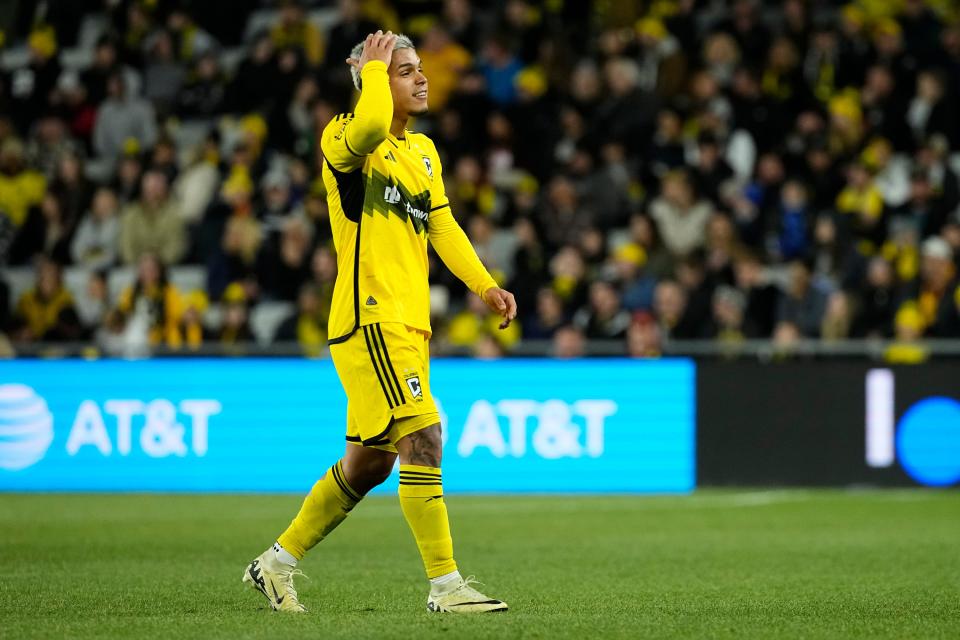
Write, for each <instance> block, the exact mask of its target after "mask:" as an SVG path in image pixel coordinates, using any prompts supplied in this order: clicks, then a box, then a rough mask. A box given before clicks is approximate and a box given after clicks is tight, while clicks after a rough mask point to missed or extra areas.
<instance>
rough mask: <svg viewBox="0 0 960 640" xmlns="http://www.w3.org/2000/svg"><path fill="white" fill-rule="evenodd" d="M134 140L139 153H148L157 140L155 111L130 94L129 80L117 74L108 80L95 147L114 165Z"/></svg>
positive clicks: (98, 122)
mask: <svg viewBox="0 0 960 640" xmlns="http://www.w3.org/2000/svg"><path fill="white" fill-rule="evenodd" d="M130 140H133V141H135V143H136V146H137V148H139V149H148V148H150V147H152V146H153V143H154V142H156V140H157V126H156V115H155V112H154V107H153V105H151V104H150V103H149V102H147V101H146V100H143V99H141V98H137V97H135V96H133V95H131V94H129V93H128V90H127V86H126V80H125V79H124V77H123V75H122V74H121V73H118V72H115V73H113V74H112V75H110V76H109V77H108V78H107V98H106V100H104V102H103V104H102V105H100V109H99V110H98V111H97V123H96V125H95V127H94V130H93V147H94V149H95V150H96V152H97V154H98V155H99V156H101V157H102V158H104V159H106V160H107V161H109V162H111V163H113V162H115V161H116V160H117V159H118V158H119V157H120V155H121V153H122V152H123V151H124V150H125V149H129V148H130V147H129V144H128V141H130Z"/></svg>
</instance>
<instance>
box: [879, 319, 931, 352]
mask: <svg viewBox="0 0 960 640" xmlns="http://www.w3.org/2000/svg"><path fill="white" fill-rule="evenodd" d="M894 326H895V328H896V329H895V331H896V333H895V340H894V342H893V343H892V344H891V345H890V346H888V347H887V348H886V350H885V351H884V352H883V359H884V360H885V361H886V362H887V363H888V364H921V363H923V362H925V361H926V360H927V359H928V358H929V357H930V352H929V350H928V349H927V348H926V347H925V346H924V345H923V344H921V342H920V339H921V338H922V337H923V327H924V321H923V317H922V316H921V315H920V312H919V311H918V310H917V308H916V306H915V305H912V304H910V305H905V306H903V307H902V308H901V309H900V310H899V311H897V315H896V319H895V322H894Z"/></svg>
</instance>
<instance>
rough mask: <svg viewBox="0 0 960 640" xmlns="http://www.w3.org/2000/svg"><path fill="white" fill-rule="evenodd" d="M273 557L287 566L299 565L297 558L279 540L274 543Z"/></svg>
mask: <svg viewBox="0 0 960 640" xmlns="http://www.w3.org/2000/svg"><path fill="white" fill-rule="evenodd" d="M273 558H274V560H276V561H277V562H279V563H280V564H282V565H286V566H287V567H295V566H297V562H298V560H297V558H296V557H295V556H294V555H293V554H292V553H290V552H289V551H287V550H286V549H284V548H283V547H282V546H280V543H279V542H274V543H273Z"/></svg>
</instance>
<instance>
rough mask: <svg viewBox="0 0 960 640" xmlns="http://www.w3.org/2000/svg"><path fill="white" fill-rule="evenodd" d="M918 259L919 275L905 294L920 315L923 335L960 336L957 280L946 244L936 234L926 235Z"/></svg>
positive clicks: (959, 282)
mask: <svg viewBox="0 0 960 640" xmlns="http://www.w3.org/2000/svg"><path fill="white" fill-rule="evenodd" d="M921 260H922V261H921V266H920V276H919V277H918V278H917V279H916V280H915V281H914V282H912V283H910V285H909V286H908V295H909V296H910V298H909V300H910V303H911V304H913V305H914V306H915V307H916V309H917V311H918V312H919V314H920V320H921V322H922V323H923V328H924V335H927V336H930V337H937V338H946V337H956V336H960V280H958V278H957V268H956V263H955V261H954V255H953V250H952V249H951V247H950V244H949V243H948V242H947V241H946V240H944V239H943V238H941V237H939V236H934V237H931V238H927V239H926V240H925V241H924V242H923V246H922V252H921ZM901 308H903V307H902V306H901Z"/></svg>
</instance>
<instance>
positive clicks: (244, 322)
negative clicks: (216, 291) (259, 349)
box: [210, 283, 254, 355]
mask: <svg viewBox="0 0 960 640" xmlns="http://www.w3.org/2000/svg"><path fill="white" fill-rule="evenodd" d="M210 337H211V338H212V339H213V340H215V341H217V342H218V343H219V344H220V346H221V347H223V348H224V350H225V351H226V352H227V353H230V354H233V355H240V354H242V353H243V346H244V345H249V344H252V343H253V342H254V336H253V331H252V330H251V329H250V309H249V308H248V306H247V296H246V293H245V292H244V290H243V287H242V286H240V285H239V284H237V283H233V284H231V285H230V286H229V287H227V289H226V290H225V291H224V292H223V325H222V326H221V327H220V328H219V329H217V330H216V331H214V332H213V333H212V335H211V336H210Z"/></svg>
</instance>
